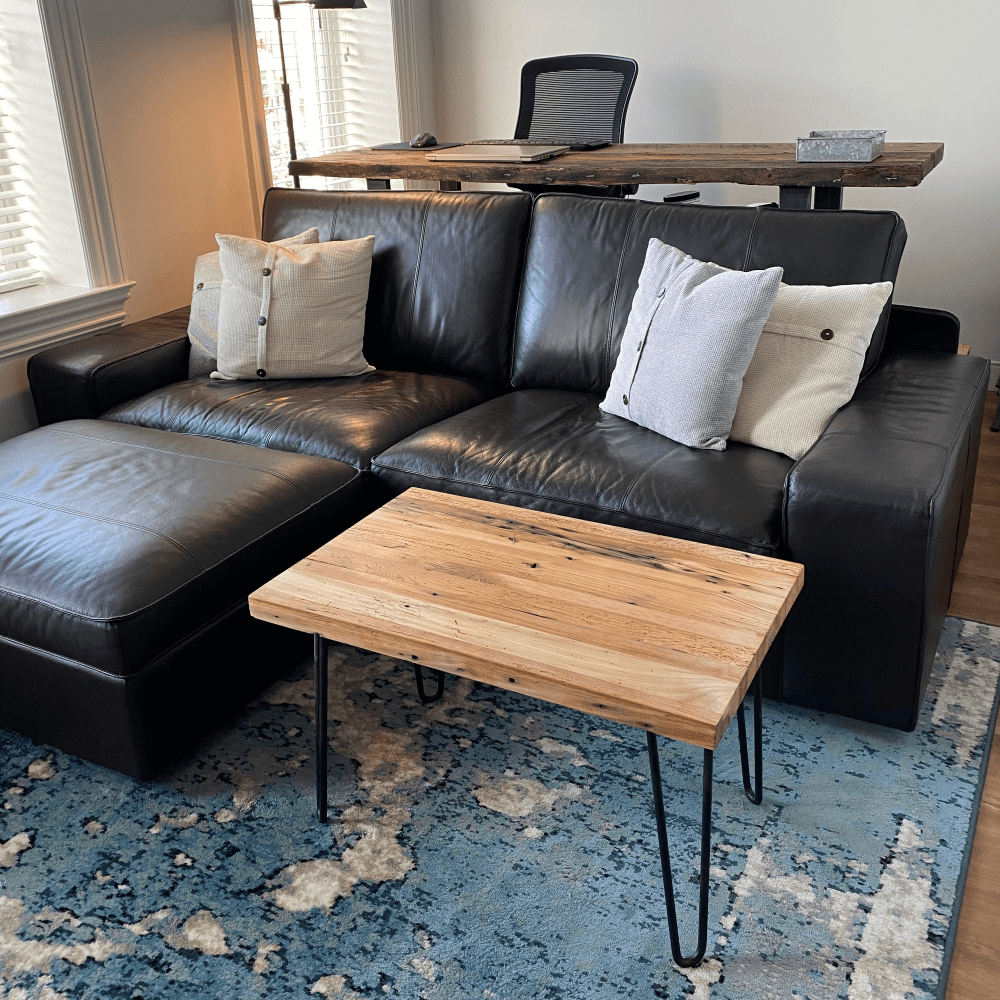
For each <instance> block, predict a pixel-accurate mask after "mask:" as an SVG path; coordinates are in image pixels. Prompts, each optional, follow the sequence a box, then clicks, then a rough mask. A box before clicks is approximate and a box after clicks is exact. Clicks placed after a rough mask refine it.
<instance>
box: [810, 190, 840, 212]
mask: <svg viewBox="0 0 1000 1000" xmlns="http://www.w3.org/2000/svg"><path fill="white" fill-rule="evenodd" d="M843 207H844V189H843V188H842V187H817V188H816V194H815V196H814V198H813V208H827V209H835V210H837V211H839V210H840V209H842V208H843Z"/></svg>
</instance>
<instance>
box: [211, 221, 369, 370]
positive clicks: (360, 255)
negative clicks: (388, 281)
mask: <svg viewBox="0 0 1000 1000" xmlns="http://www.w3.org/2000/svg"><path fill="white" fill-rule="evenodd" d="M216 239H217V240H218V241H219V261H220V264H221V266H222V275H223V281H222V298H221V300H220V302H219V369H218V371H215V372H212V378H226V379H243V378H257V379H264V378H337V377H340V376H344V375H360V374H362V373H363V372H366V371H371V370H372V368H371V365H369V364H368V362H367V361H365V357H364V355H363V354H362V353H361V348H362V342H363V340H364V335H365V306H366V304H367V302H368V280H369V278H370V276H371V267H372V250H373V249H374V246H375V237H374V236H365V237H364V238H363V239H360V240H338V241H334V242H332V243H316V244H312V245H309V244H307V245H304V246H290V247H281V246H276V245H275V244H273V243H262V242H261V241H260V240H248V239H244V238H243V237H241V236H222V235H219V236H216Z"/></svg>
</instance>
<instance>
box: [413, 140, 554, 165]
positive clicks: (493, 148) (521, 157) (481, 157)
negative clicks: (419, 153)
mask: <svg viewBox="0 0 1000 1000" xmlns="http://www.w3.org/2000/svg"><path fill="white" fill-rule="evenodd" d="M567 149H569V146H537V145H534V144H522V143H511V144H510V145H493V144H476V143H470V144H467V145H463V146H456V147H455V148H454V149H446V150H443V151H442V152H438V153H428V154H427V159H428V160H439V161H443V162H452V163H454V162H464V163H536V162H537V161H538V160H547V159H548V158H549V157H550V156H558V154H559V153H565V152H566V150H567Z"/></svg>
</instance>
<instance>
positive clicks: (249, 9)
mask: <svg viewBox="0 0 1000 1000" xmlns="http://www.w3.org/2000/svg"><path fill="white" fill-rule="evenodd" d="M230 2H231V4H232V9H233V31H234V49H235V51H236V53H237V57H238V60H239V63H240V70H241V72H242V78H243V100H242V105H243V108H244V112H245V118H244V124H243V127H244V134H245V135H246V137H247V150H248V151H249V152H250V153H251V154H252V158H253V159H254V161H255V162H254V163H253V164H252V165H251V175H252V176H253V177H254V178H255V180H256V181H257V191H256V197H257V200H258V202H259V204H258V206H257V207H258V209H260V208H261V207H262V206H263V201H264V192H265V191H266V190H267V189H268V188H269V187H271V186H272V183H273V179H272V176H271V158H270V151H269V149H268V139H267V129H266V126H265V124H264V100H263V95H262V92H261V81H260V67H259V65H258V63H257V34H256V29H255V26H254V18H253V6H252V0H230ZM390 6H391V9H392V35H393V53H394V58H395V70H396V101H397V104H398V111H399V130H400V136H401V138H407V139H408V138H410V137H412V136H414V135H416V134H417V133H418V132H421V131H433V129H434V127H435V121H434V100H433V80H432V79H431V78H430V77H431V67H430V65H429V56H426V55H425V56H424V58H422V57H421V53H422V50H423V49H426V48H427V46H428V44H429V37H426V38H425V37H423V35H424V34H425V33H428V32H429V24H430V11H429V6H428V0H390ZM403 186H404V187H406V188H423V187H428V186H430V187H433V188H434V189H436V188H437V185H436V184H433V185H431V184H429V183H428V182H425V181H405V182H403ZM259 216H260V212H259V211H258V217H259Z"/></svg>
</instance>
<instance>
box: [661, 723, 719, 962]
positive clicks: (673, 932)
mask: <svg viewBox="0 0 1000 1000" xmlns="http://www.w3.org/2000/svg"><path fill="white" fill-rule="evenodd" d="M646 745H647V746H648V748H649V772H650V777H651V778H652V780H653V807H654V810H655V812H656V836H657V838H658V839H659V842H660V868H661V869H662V870H663V895H664V898H665V899H666V903H667V927H668V929H669V931H670V950H671V952H672V953H673V956H674V961H675V962H676V963H677V964H678V965H679V966H680V967H681V968H684V969H687V968H690V967H691V966H693V965H698V964H699V963H700V962H701V960H702V959H703V958H704V957H705V946H706V944H707V943H708V866H709V862H710V860H711V840H712V763H713V759H714V754H713V753H712V751H711V750H706V751H705V764H704V771H703V774H702V786H701V871H700V875H699V885H698V948H697V950H696V951H695V953H694V954H693V955H683V954H681V943H680V935H679V934H678V931H677V908H676V906H675V905H674V880H673V876H672V875H671V872H670V845H669V843H668V841H667V821H666V818H665V817H664V815H663V788H662V786H661V784H660V753H659V750H658V748H657V745H656V734H655V733H651V732H649V731H648V730H647V732H646Z"/></svg>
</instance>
